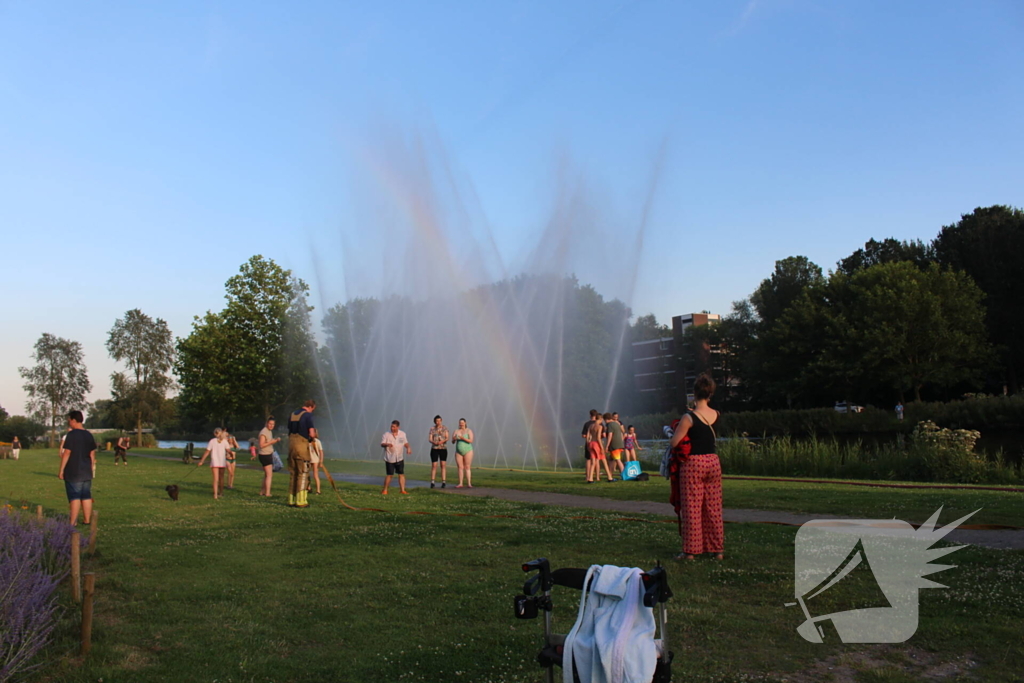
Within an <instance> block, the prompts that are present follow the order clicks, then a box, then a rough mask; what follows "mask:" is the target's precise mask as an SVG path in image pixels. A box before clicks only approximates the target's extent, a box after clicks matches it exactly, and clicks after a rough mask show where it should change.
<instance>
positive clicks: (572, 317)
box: [0, 206, 1024, 444]
mask: <svg viewBox="0 0 1024 683" xmlns="http://www.w3.org/2000/svg"><path fill="white" fill-rule="evenodd" d="M1022 255H1024V212H1022V211H1021V210H1020V209H1015V208H1010V207H1006V206H992V207H988V208H978V209H975V210H974V212H972V213H970V214H965V215H963V216H962V217H961V219H960V220H959V221H957V222H956V223H954V224H951V225H947V226H944V227H943V228H942V229H941V230H940V231H939V234H938V235H937V236H936V237H935V239H933V240H932V241H931V242H928V243H925V242H922V241H920V240H915V241H899V240H896V239H892V238H889V239H884V240H881V241H878V240H874V239H872V240H870V241H868V242H867V243H866V244H865V245H864V247H863V248H862V249H858V250H857V251H855V252H854V253H853V254H851V255H849V256H848V257H846V258H844V259H842V260H840V261H839V262H838V263H837V264H836V267H835V268H834V269H833V270H831V271H830V272H828V273H827V274H826V273H824V272H823V271H822V269H821V267H820V266H818V265H816V264H814V263H812V262H811V261H810V260H809V259H807V258H806V257H804V256H793V257H789V258H785V259H782V260H780V261H778V262H776V264H775V269H774V271H773V272H772V274H771V275H770V276H769V277H767V278H765V279H764V281H762V283H761V284H760V285H759V286H758V288H757V289H756V290H755V291H754V292H752V293H751V295H750V296H749V297H747V298H745V299H743V300H741V301H737V302H735V303H734V304H733V307H732V311H731V313H730V314H729V315H727V316H725V317H724V318H723V320H722V321H721V322H720V323H718V324H715V325H710V326H700V327H691V328H689V329H688V330H687V331H686V333H685V334H683V335H681V336H680V337H679V338H677V339H676V348H677V353H678V354H679V356H680V358H682V357H689V358H691V359H697V360H698V365H699V366H701V369H708V370H711V371H712V372H713V373H714V374H715V376H716V379H717V380H718V382H719V385H720V386H721V387H722V389H721V390H720V393H719V400H720V401H721V402H722V403H723V404H727V405H728V406H729V407H730V408H746V409H767V408H800V407H820V406H823V405H830V404H831V402H832V401H835V400H837V399H842V400H850V401H857V402H865V403H867V402H873V403H876V404H880V405H887V404H889V403H892V402H894V401H896V400H902V401H905V400H910V399H931V400H936V399H948V398H952V397H955V396H959V395H960V394H962V393H964V392H966V391H974V390H977V389H979V388H982V389H987V390H989V391H990V392H992V393H1002V392H1003V390H1004V387H1005V391H1006V392H1008V393H1017V392H1018V391H1019V390H1020V381H1021V377H1022V373H1024V329H1021V328H1022V327H1024V310H1022V308H1024V278H1021V277H1020V275H1019V272H1018V270H1019V266H1020V265H1021V260H1022ZM531 278H532V279H533V281H531ZM537 278H548V279H549V280H550V281H547V280H545V281H544V282H540V281H539V280H537ZM527 285H530V286H534V287H537V286H538V285H540V286H542V287H546V288H548V289H549V290H550V291H552V292H557V293H558V296H559V297H561V299H560V301H562V304H563V306H562V309H561V310H564V311H565V315H564V316H562V319H561V320H560V321H559V325H560V340H559V344H560V352H559V354H558V355H557V356H551V360H550V363H551V364H552V365H551V367H545V368H544V371H545V372H550V373H552V374H553V373H555V371H556V369H557V371H558V373H559V376H561V377H562V378H563V395H564V396H565V397H566V400H565V402H564V406H563V409H564V413H565V415H562V416H558V417H559V418H564V419H565V420H571V419H572V418H573V417H575V416H577V414H585V413H586V410H587V409H589V408H590V407H595V406H596V403H595V401H597V402H600V401H603V400H604V398H605V397H606V396H608V395H611V397H612V402H613V403H614V404H615V407H616V409H618V410H620V412H623V413H637V412H647V411H650V412H654V411H656V410H658V409H662V410H665V409H679V408H681V407H682V404H683V403H685V396H670V397H668V403H669V405H667V406H664V407H660V408H659V407H658V406H654V405H648V403H646V402H645V401H644V399H641V398H640V396H639V395H638V393H637V392H636V391H635V390H634V388H633V386H632V372H631V368H632V358H631V356H630V345H629V343H628V342H629V341H638V340H643V339H654V338H659V337H664V336H671V335H672V331H671V330H670V329H669V328H668V327H666V326H664V325H661V324H659V323H658V321H657V320H656V318H655V316H653V315H645V316H640V317H638V318H636V319H635V321H633V322H632V323H630V320H632V311H630V309H629V308H628V307H627V306H626V305H625V304H623V303H622V302H621V301H618V300H615V299H611V300H606V299H605V298H604V297H602V296H601V294H600V293H598V292H597V291H596V290H595V289H594V288H593V287H592V286H590V285H584V284H580V283H579V282H578V281H576V279H575V278H572V277H553V276H520V277H519V278H514V279H512V280H509V281H505V282H500V283H494V284H491V285H486V286H485V287H487V288H492V291H491V294H492V295H494V296H497V297H499V298H500V296H501V295H502V294H503V292H504V293H508V294H514V293H515V292H516V291H517V290H516V288H520V289H521V288H523V287H526V286H527ZM308 296H309V287H308V286H307V285H306V283H304V282H303V281H302V280H301V279H299V278H297V277H295V276H294V275H293V274H292V272H291V271H290V270H287V269H285V268H282V267H281V266H279V265H278V264H276V263H275V262H274V261H273V260H272V259H269V258H265V257H263V256H260V255H256V256H253V257H252V258H250V259H249V260H248V261H247V262H246V263H245V264H243V265H242V266H241V268H240V270H239V272H238V274H237V275H235V276H233V277H231V278H230V279H229V280H228V281H227V282H226V283H225V305H224V308H223V309H222V310H220V311H216V312H214V311H207V312H206V313H205V314H204V315H202V316H196V317H195V318H194V320H193V324H192V329H191V330H190V332H189V334H187V335H186V336H184V337H180V338H178V339H177V340H175V339H174V337H173V335H172V334H171V331H170V329H169V328H168V326H167V323H166V322H165V321H164V320H162V319H160V318H153V317H151V316H149V315H147V314H145V313H143V312H142V311H141V310H139V309H133V310H131V311H128V312H126V313H125V315H124V316H123V317H122V318H120V319H118V320H117V321H115V323H114V325H113V327H112V328H111V330H110V332H109V334H108V339H107V344H106V346H107V350H108V352H109V353H110V356H111V357H112V358H113V359H115V360H116V361H118V362H119V363H121V364H122V365H123V366H124V370H121V371H118V372H115V373H113V375H112V376H111V377H110V387H111V398H110V399H106V400H101V401H97V402H96V403H95V404H92V405H91V406H87V405H86V400H85V397H86V394H87V393H88V392H89V391H91V388H92V386H91V383H90V381H89V378H88V374H87V371H86V368H85V366H84V362H83V358H82V347H81V344H80V343H78V342H76V341H73V340H67V339H61V338H59V337H56V336H54V335H51V334H43V335H42V336H41V337H40V338H39V340H38V341H37V342H36V344H35V347H34V352H33V359H34V361H35V364H34V365H33V366H31V367H23V368H20V369H19V372H20V373H21V375H22V378H23V380H24V382H25V383H24V389H25V391H26V393H27V394H28V396H29V400H28V403H27V405H26V408H27V409H28V412H29V417H21V416H14V417H10V416H8V414H7V412H6V411H4V410H3V409H2V408H0V439H3V438H4V436H5V435H8V434H7V433H8V432H10V431H11V429H17V430H20V432H19V431H15V432H12V433H18V434H19V436H23V437H27V438H28V439H30V440H31V439H32V438H33V437H34V435H38V434H40V433H41V432H42V431H44V430H45V429H46V428H47V427H48V428H49V430H50V441H51V444H54V443H55V439H56V437H57V434H58V433H59V431H61V428H62V425H63V418H64V415H65V414H66V412H67V411H68V410H71V409H75V408H79V409H82V408H87V407H88V408H89V425H88V426H90V427H113V428H118V429H125V430H130V431H133V432H134V433H135V435H136V439H137V442H138V443H141V439H142V431H143V429H145V428H147V427H154V426H155V427H158V428H159V429H160V431H161V432H163V433H167V434H178V435H183V436H184V435H198V434H200V433H205V432H206V431H208V428H209V427H210V426H213V425H224V426H228V427H231V428H233V429H252V428H255V427H256V426H257V425H258V424H259V423H260V422H262V420H263V419H264V418H265V417H266V416H267V415H270V414H272V413H274V412H278V411H281V410H282V409H284V408H286V407H290V406H291V405H292V404H293V403H296V402H297V401H300V400H302V399H304V398H307V397H315V398H317V399H318V400H320V401H324V400H326V401H333V402H336V401H338V400H339V399H342V397H343V396H344V395H345V393H346V392H348V391H351V390H353V386H352V382H353V378H354V376H355V373H356V366H355V364H356V363H358V362H359V359H360V357H361V355H362V354H363V353H364V352H365V348H366V346H367V345H368V344H369V343H371V341H370V338H369V333H370V330H371V329H372V328H373V325H374V322H375V320H376V319H377V316H379V315H381V311H382V310H385V309H386V308H388V307H400V306H408V305H413V302H411V301H397V300H383V301H381V300H377V299H373V298H369V299H366V298H360V299H352V300H349V301H347V302H345V303H343V304H342V303H339V304H337V305H335V306H333V307H331V308H330V309H328V310H327V311H326V312H325V313H324V315H323V317H322V319H321V321H320V325H321V332H322V338H323V340H324V343H323V344H320V343H318V341H317V338H316V335H315V334H314V330H313V322H312V314H313V312H314V308H313V307H312V306H311V305H309V301H308ZM536 327H537V329H540V328H542V327H543V326H539V325H538V326H536ZM623 339H625V341H626V343H624V344H623V343H621V342H622V341H623ZM714 350H721V351H723V352H718V353H715V352H712V351H714ZM555 364H557V365H558V367H557V368H556V367H555ZM615 367H617V368H618V373H617V375H614V374H613V371H612V370H613V368H615ZM609 387H610V390H609ZM175 392H177V395H176V396H173V397H170V398H169V397H168V396H169V395H171V394H174V393H175ZM592 404H593V405H592ZM596 407H599V408H602V409H603V408H606V407H607V406H596ZM40 425H44V426H40ZM8 439H9V435H8Z"/></svg>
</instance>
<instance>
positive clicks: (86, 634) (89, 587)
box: [80, 572, 96, 657]
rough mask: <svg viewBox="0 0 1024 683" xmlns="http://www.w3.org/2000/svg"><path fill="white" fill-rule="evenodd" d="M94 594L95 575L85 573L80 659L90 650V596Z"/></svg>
mask: <svg viewBox="0 0 1024 683" xmlns="http://www.w3.org/2000/svg"><path fill="white" fill-rule="evenodd" d="M95 592H96V575H95V574H93V573H92V572H86V574H85V596H84V598H83V600H82V651H81V653H80V654H81V656H82V657H86V656H88V654H89V650H91V649H92V596H93V594H94V593H95Z"/></svg>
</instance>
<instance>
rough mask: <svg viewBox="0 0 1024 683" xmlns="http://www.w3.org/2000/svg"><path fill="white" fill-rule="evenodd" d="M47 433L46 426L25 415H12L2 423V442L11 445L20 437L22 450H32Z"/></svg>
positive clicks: (0, 423)
mask: <svg viewBox="0 0 1024 683" xmlns="http://www.w3.org/2000/svg"><path fill="white" fill-rule="evenodd" d="M45 433H46V425H44V424H42V423H40V422H37V421H36V420H33V419H32V418H30V417H24V416H23V415H11V416H9V417H8V418H7V419H6V420H4V421H3V422H0V441H3V442H5V443H10V442H11V441H13V440H14V437H18V441H20V442H21V444H22V448H31V447H32V444H34V443H35V442H36V440H37V439H38V438H39V437H41V436H42V435H43V434H45Z"/></svg>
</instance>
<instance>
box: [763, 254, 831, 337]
mask: <svg viewBox="0 0 1024 683" xmlns="http://www.w3.org/2000/svg"><path fill="white" fill-rule="evenodd" d="M824 280H825V278H824V276H823V275H822V273H821V268H820V267H819V266H817V265H816V264H814V263H813V262H811V260H810V259H808V258H807V257H806V256H790V257H788V258H784V259H782V260H781V261H776V262H775V272H774V273H772V275H771V277H769V278H768V279H766V280H764V281H762V282H761V284H760V285H759V286H758V288H757V289H756V290H754V293H753V294H751V295H750V303H751V304H752V305H753V307H754V310H755V311H756V312H757V315H758V317H759V318H760V319H761V322H762V323H763V324H765V325H769V326H770V325H772V324H773V323H774V322H775V321H776V320H778V319H779V318H780V317H782V314H783V313H784V312H785V311H786V309H787V308H789V306H790V305H791V304H792V303H793V302H794V301H796V299H797V298H798V297H799V296H800V295H801V294H802V293H803V291H804V290H805V289H807V288H808V287H811V286H813V285H817V284H821V283H822V282H824Z"/></svg>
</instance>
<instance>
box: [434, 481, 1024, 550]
mask: <svg viewBox="0 0 1024 683" xmlns="http://www.w3.org/2000/svg"><path fill="white" fill-rule="evenodd" d="M444 491H445V493H454V494H459V495H464V496H480V497H486V496H490V497H493V498H501V499H502V500H512V501H516V502H520V503H543V504H545V505H562V506H565V507H575V508H587V509H591V510H608V511H614V512H628V513H632V514H648V515H662V516H665V517H675V514H676V513H675V511H674V510H673V509H672V505H671V504H669V503H655V502H653V501H646V500H615V499H611V498H598V497H596V496H576V495H572V494H568V493H548V492H544V491H520V490H516V489H497V488H485V487H482V486H474V487H473V488H471V489H467V488H461V489H455V488H452V487H448V488H446V489H445V490H444ZM722 513H723V514H722V516H723V517H724V518H725V521H727V522H747V523H750V522H754V523H761V524H785V525H791V526H799V525H801V524H803V523H804V522H808V521H810V520H812V519H853V518H851V517H842V516H840V515H827V514H820V515H808V514H797V513H792V512H776V511H773V510H743V509H735V508H733V509H725V510H723V511H722ZM946 540H948V541H953V542H954V543H969V544H972V545H980V546H985V547H987V548H997V549H1000V550H1020V549H1024V529H996V530H974V529H957V530H956V531H953V532H950V534H949V535H947V536H946Z"/></svg>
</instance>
